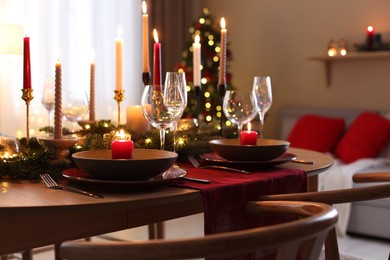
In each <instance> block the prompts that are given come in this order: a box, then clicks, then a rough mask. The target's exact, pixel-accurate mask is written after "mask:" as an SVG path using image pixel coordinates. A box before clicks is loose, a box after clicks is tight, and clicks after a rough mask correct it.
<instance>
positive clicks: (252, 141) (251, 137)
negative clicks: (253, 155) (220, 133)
mask: <svg viewBox="0 0 390 260" xmlns="http://www.w3.org/2000/svg"><path fill="white" fill-rule="evenodd" d="M240 144H241V145H256V144H257V132H256V131H251V123H248V130H247V131H242V132H241V133H240Z"/></svg>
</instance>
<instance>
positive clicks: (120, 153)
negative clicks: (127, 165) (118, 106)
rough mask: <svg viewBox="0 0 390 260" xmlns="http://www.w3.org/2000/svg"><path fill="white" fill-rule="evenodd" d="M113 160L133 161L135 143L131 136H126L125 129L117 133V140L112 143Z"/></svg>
mask: <svg viewBox="0 0 390 260" xmlns="http://www.w3.org/2000/svg"><path fill="white" fill-rule="evenodd" d="M111 149H112V159H133V151H134V143H133V141H131V136H130V135H129V134H125V132H124V131H123V129H122V130H121V131H120V132H119V133H118V132H116V136H115V139H114V140H113V141H112V143H111Z"/></svg>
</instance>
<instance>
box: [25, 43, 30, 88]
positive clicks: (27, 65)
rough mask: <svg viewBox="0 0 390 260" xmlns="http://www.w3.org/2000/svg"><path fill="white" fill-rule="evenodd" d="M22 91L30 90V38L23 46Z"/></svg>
mask: <svg viewBox="0 0 390 260" xmlns="http://www.w3.org/2000/svg"><path fill="white" fill-rule="evenodd" d="M23 89H31V62H30V37H24V44H23Z"/></svg>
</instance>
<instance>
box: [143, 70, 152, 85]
mask: <svg viewBox="0 0 390 260" xmlns="http://www.w3.org/2000/svg"><path fill="white" fill-rule="evenodd" d="M150 78H151V77H150V72H142V82H143V83H144V85H145V86H146V85H149V84H150Z"/></svg>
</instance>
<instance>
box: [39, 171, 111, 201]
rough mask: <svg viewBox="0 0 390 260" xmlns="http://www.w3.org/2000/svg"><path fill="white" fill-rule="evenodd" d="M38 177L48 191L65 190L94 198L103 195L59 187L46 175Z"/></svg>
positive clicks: (69, 187)
mask: <svg viewBox="0 0 390 260" xmlns="http://www.w3.org/2000/svg"><path fill="white" fill-rule="evenodd" d="M39 177H41V179H42V181H43V182H44V183H45V184H46V186H47V187H48V188H50V189H60V190H66V191H72V192H76V193H79V194H83V195H87V196H90V197H94V198H103V195H100V194H95V193H90V192H88V191H85V190H81V189H77V188H74V187H71V186H66V185H64V186H60V185H58V183H57V182H56V181H55V180H54V179H53V178H52V177H51V176H50V175H49V174H47V173H43V174H40V175H39Z"/></svg>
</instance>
